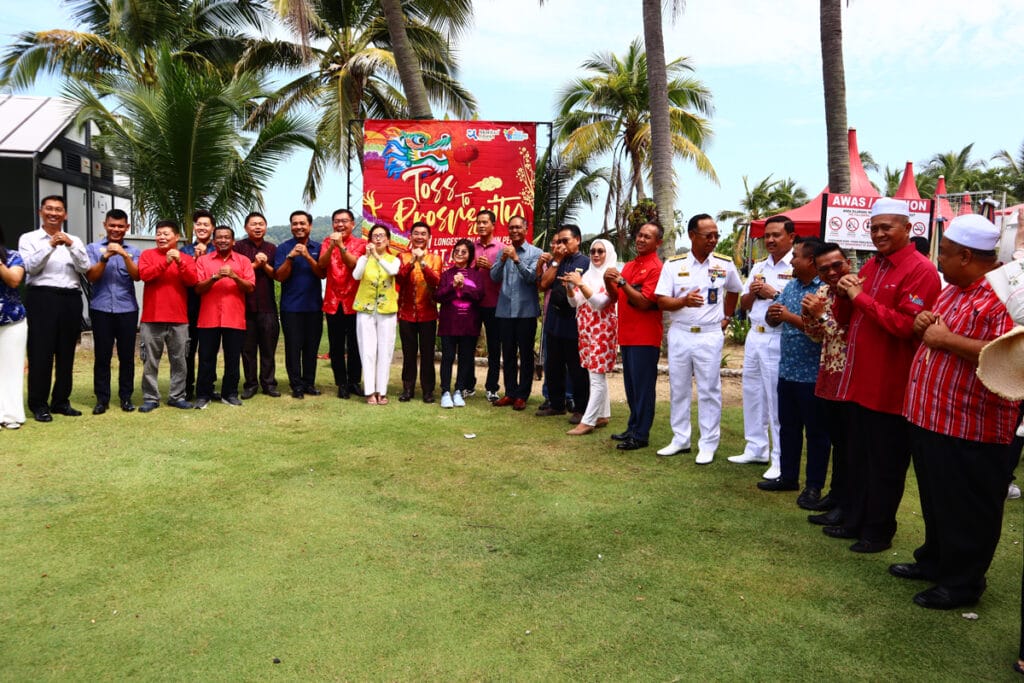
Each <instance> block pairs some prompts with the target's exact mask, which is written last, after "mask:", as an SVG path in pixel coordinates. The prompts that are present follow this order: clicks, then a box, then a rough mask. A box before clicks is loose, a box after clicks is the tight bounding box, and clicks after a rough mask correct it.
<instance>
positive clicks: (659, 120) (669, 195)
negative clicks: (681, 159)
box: [643, 0, 679, 249]
mask: <svg viewBox="0 0 1024 683" xmlns="http://www.w3.org/2000/svg"><path fill="white" fill-rule="evenodd" d="M661 2H662V0H643V21H644V47H645V48H646V50H647V82H648V95H647V96H648V104H647V107H648V109H649V110H650V112H651V185H652V186H653V190H654V203H655V206H657V208H658V221H659V222H660V223H661V225H662V227H663V228H665V229H666V231H667V233H668V234H666V237H667V239H666V240H665V241H664V242H663V244H665V245H671V244H675V235H674V233H673V230H672V228H673V227H674V223H675V221H674V220H673V211H674V208H675V201H676V191H675V190H676V186H675V174H674V173H673V172H672V124H671V114H670V111H671V109H670V108H669V101H668V71H667V69H666V67H665V63H666V58H665V39H664V36H663V35H662V30H661ZM678 6H679V3H678V0H676V1H675V2H673V10H675V9H676V8H678ZM667 248H668V247H667V246H666V249H667Z"/></svg>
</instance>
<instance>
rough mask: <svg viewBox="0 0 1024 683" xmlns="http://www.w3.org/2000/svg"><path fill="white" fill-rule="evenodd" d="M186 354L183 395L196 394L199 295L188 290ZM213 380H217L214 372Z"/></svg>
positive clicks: (191, 395)
mask: <svg viewBox="0 0 1024 683" xmlns="http://www.w3.org/2000/svg"><path fill="white" fill-rule="evenodd" d="M187 306H188V354H187V355H186V356H185V396H186V398H188V399H189V400H191V399H192V397H194V396H195V395H196V355H197V354H198V352H199V295H198V294H196V293H195V291H193V290H192V289H189V290H188V304H187ZM213 381H214V382H216V381H217V375H216V373H214V376H213Z"/></svg>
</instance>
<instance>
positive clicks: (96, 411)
mask: <svg viewBox="0 0 1024 683" xmlns="http://www.w3.org/2000/svg"><path fill="white" fill-rule="evenodd" d="M105 412H107V404H106V403H97V404H96V405H95V406H94V407H93V409H92V414H93V415H102V414H103V413H105Z"/></svg>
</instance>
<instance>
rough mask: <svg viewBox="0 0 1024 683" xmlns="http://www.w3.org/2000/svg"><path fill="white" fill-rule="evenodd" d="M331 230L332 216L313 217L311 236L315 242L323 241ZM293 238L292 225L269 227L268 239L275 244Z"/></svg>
mask: <svg viewBox="0 0 1024 683" xmlns="http://www.w3.org/2000/svg"><path fill="white" fill-rule="evenodd" d="M331 232H332V230H331V217H330V216H315V217H314V218H313V230H311V231H310V238H311V239H312V240H313V241H314V242H323V241H324V238H325V237H327V236H328V235H330V234H331ZM291 238H292V227H291V226H290V225H287V224H286V225H271V226H269V227H268V228H267V239H268V240H269V241H271V242H273V243H274V244H280V243H281V242H284V241H285V240H290V239H291Z"/></svg>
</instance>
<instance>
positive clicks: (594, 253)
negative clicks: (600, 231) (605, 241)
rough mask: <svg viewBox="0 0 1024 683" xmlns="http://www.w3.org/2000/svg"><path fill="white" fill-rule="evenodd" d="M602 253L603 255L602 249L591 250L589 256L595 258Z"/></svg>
mask: <svg viewBox="0 0 1024 683" xmlns="http://www.w3.org/2000/svg"><path fill="white" fill-rule="evenodd" d="M603 253H604V249H591V250H590V255H591V256H596V255H597V254H603Z"/></svg>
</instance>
